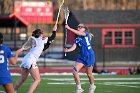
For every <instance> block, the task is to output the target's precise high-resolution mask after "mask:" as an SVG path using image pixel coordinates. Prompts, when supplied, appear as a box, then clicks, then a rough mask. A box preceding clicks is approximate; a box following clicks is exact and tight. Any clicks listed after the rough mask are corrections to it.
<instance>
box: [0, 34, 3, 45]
mask: <svg viewBox="0 0 140 93" xmlns="http://www.w3.org/2000/svg"><path fill="white" fill-rule="evenodd" d="M2 43H3V34H2V33H0V44H2Z"/></svg>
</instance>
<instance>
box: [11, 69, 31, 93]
mask: <svg viewBox="0 0 140 93" xmlns="http://www.w3.org/2000/svg"><path fill="white" fill-rule="evenodd" d="M28 74H29V70H28V69H25V68H22V71H21V77H20V78H19V79H18V80H17V82H16V84H15V87H14V89H15V91H17V90H18V88H19V87H20V86H21V85H22V84H23V83H24V81H25V80H26V79H27V77H28Z"/></svg>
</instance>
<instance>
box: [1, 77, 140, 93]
mask: <svg viewBox="0 0 140 93" xmlns="http://www.w3.org/2000/svg"><path fill="white" fill-rule="evenodd" d="M80 77H81V84H82V88H83V89H84V92H82V93H88V89H89V82H88V78H87V77H86V76H85V75H81V76H80ZM18 78H19V76H13V81H14V84H15V82H16V80H17V79H18ZM41 78H42V80H41V82H40V84H39V86H38V87H37V88H36V90H35V92H34V93H75V83H74V79H73V76H72V75H45V76H41ZM32 81H33V80H32V78H31V77H30V76H29V78H28V80H27V81H26V82H25V83H24V84H23V85H22V86H21V87H20V88H19V90H18V93H27V91H28V89H29V87H30V84H31V83H32ZM95 85H96V86H97V88H96V90H95V92H94V93H139V92H140V75H95ZM0 90H1V91H3V90H4V89H3V87H1V86H0Z"/></svg>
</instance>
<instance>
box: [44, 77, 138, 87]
mask: <svg viewBox="0 0 140 93" xmlns="http://www.w3.org/2000/svg"><path fill="white" fill-rule="evenodd" d="M42 79H48V80H54V81H57V82H48V83H47V84H58V85H65V84H72V85H73V84H75V83H74V82H73V81H74V79H73V78H42ZM81 80H82V81H88V78H81ZM95 80H106V81H107V80H108V81H110V80H113V81H116V80H123V81H124V80H128V81H130V82H103V83H95V84H101V85H111V86H112V85H113V86H124V87H130V88H140V86H139V85H140V82H131V80H140V78H96V79H95ZM58 81H60V82H58ZM62 81H63V82H62ZM85 83H88V82H82V84H85ZM132 85H133V86H132Z"/></svg>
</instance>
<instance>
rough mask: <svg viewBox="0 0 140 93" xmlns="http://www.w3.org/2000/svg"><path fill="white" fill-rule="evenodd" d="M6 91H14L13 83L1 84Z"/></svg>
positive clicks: (9, 92)
mask: <svg viewBox="0 0 140 93" xmlns="http://www.w3.org/2000/svg"><path fill="white" fill-rule="evenodd" d="M3 87H4V89H5V91H6V93H14V86H13V83H8V84H5V85H3Z"/></svg>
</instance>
